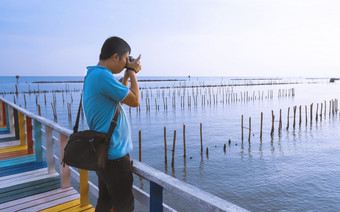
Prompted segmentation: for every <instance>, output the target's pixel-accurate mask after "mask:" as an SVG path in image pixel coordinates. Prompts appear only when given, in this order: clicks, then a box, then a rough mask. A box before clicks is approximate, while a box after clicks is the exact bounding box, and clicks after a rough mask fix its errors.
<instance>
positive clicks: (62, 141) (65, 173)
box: [59, 133, 71, 188]
mask: <svg viewBox="0 0 340 212" xmlns="http://www.w3.org/2000/svg"><path fill="white" fill-rule="evenodd" d="M67 138H68V136H66V135H64V134H62V133H59V158H60V161H61V160H62V158H64V149H65V146H66V144H67ZM60 176H61V188H67V187H70V186H71V181H70V167H69V166H67V165H65V166H60Z"/></svg>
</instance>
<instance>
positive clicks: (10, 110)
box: [8, 105, 15, 134]
mask: <svg viewBox="0 0 340 212" xmlns="http://www.w3.org/2000/svg"><path fill="white" fill-rule="evenodd" d="M8 116H9V129H10V130H9V131H10V133H11V134H14V133H15V129H14V111H13V108H12V107H11V106H10V105H9V106H8Z"/></svg>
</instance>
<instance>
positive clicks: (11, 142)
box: [0, 140, 20, 148]
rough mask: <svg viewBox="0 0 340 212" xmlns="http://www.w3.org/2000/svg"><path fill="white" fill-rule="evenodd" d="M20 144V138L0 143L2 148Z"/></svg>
mask: <svg viewBox="0 0 340 212" xmlns="http://www.w3.org/2000/svg"><path fill="white" fill-rule="evenodd" d="M19 144H20V140H14V141H13V140H12V141H3V142H1V143H0V148H3V147H9V146H18V145H19Z"/></svg>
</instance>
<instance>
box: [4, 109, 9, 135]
mask: <svg viewBox="0 0 340 212" xmlns="http://www.w3.org/2000/svg"><path fill="white" fill-rule="evenodd" d="M5 109H6V126H7V129H8V130H9V110H8V104H5Z"/></svg>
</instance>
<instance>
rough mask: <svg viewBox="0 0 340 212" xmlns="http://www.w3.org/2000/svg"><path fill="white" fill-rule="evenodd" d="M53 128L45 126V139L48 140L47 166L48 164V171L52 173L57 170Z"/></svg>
mask: <svg viewBox="0 0 340 212" xmlns="http://www.w3.org/2000/svg"><path fill="white" fill-rule="evenodd" d="M52 132H53V129H52V128H51V127H49V126H45V141H46V157H47V166H48V173H49V174H52V173H54V172H55V165H54V163H55V162H54V161H55V160H54V153H53V143H54V139H53V133H52Z"/></svg>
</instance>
